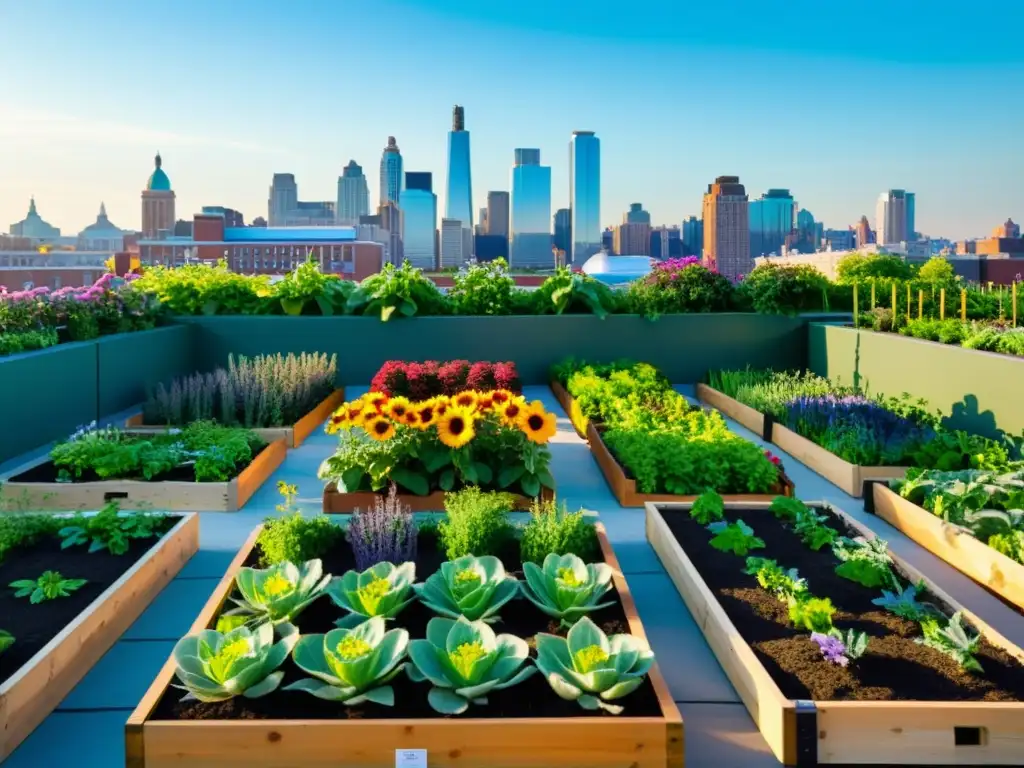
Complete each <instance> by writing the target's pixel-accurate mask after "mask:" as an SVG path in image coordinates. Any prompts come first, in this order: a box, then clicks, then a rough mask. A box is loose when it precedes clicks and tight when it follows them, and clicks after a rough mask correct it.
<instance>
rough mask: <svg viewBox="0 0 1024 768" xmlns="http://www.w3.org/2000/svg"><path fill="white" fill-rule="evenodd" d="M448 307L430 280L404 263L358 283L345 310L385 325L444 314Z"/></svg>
mask: <svg viewBox="0 0 1024 768" xmlns="http://www.w3.org/2000/svg"><path fill="white" fill-rule="evenodd" d="M450 308H451V304H450V302H449V301H448V299H447V297H445V295H444V294H443V293H441V291H440V289H439V288H438V287H437V285H436V284H435V283H434V281H433V280H431V279H430V278H428V277H426V276H424V274H423V273H422V272H421V271H420V270H418V269H415V268H414V267H413V266H412V265H411V264H409V262H408V261H405V262H403V263H402V266H401V267H398V268H397V269H396V268H395V266H394V265H393V264H385V265H384V268H383V269H382V270H381V271H380V272H378V273H376V274H374V275H370V277H368V278H366V279H365V280H363V282H361V283H360V284H359V287H358V288H356V289H355V290H354V291H352V293H351V294H350V295H349V297H348V304H347V309H348V311H350V312H352V313H353V314H357V315H373V316H376V317H379V318H380V320H381V322H385V323H386V322H387V321H388V320H390V319H391V318H392V317H394V316H395V313H397V316H398V317H413V316H414V315H446V314H449V310H450Z"/></svg>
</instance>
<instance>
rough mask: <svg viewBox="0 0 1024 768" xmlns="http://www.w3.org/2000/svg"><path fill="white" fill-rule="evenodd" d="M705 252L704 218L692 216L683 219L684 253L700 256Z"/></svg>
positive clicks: (685, 254)
mask: <svg viewBox="0 0 1024 768" xmlns="http://www.w3.org/2000/svg"><path fill="white" fill-rule="evenodd" d="M703 252H704V220H703V219H698V218H697V217H696V216H690V217H689V218H687V219H684V220H683V255H684V256H700V255H701V254H702V253H703Z"/></svg>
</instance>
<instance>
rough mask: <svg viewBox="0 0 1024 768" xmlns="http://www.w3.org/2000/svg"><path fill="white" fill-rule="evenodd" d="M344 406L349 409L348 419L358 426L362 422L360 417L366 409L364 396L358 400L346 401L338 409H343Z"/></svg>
mask: <svg viewBox="0 0 1024 768" xmlns="http://www.w3.org/2000/svg"><path fill="white" fill-rule="evenodd" d="M342 408H343V409H345V410H346V411H348V421H349V423H350V424H354V425H356V426H359V425H360V424H362V421H361V420H359V417H360V416H362V414H363V411H364V410H366V403H364V402H363V398H361V397H360V398H359V399H358V400H353V401H352V402H350V403H345V404H344V405H343V406H341V408H339V409H338V410H341V409H342Z"/></svg>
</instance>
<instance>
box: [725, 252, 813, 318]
mask: <svg viewBox="0 0 1024 768" xmlns="http://www.w3.org/2000/svg"><path fill="white" fill-rule="evenodd" d="M829 287H830V285H829V281H828V278H827V277H825V276H824V275H823V274H822V273H821V272H819V271H818V270H816V269H815V268H814V267H811V266H808V265H805V264H801V265H780V264H761V265H760V266H757V267H755V268H754V270H753V271H752V272H751V273H750V274H749V275H747V276H746V278H745V279H744V280H743V282H741V283H740V285H739V287H738V291H737V292H738V294H739V301H740V302H742V303H743V304H746V305H747V306H749V307H750V308H751V309H753V310H754V311H755V312H760V313H762V314H771V315H796V314H799V313H801V312H816V311H822V310H825V311H827V310H828V309H829Z"/></svg>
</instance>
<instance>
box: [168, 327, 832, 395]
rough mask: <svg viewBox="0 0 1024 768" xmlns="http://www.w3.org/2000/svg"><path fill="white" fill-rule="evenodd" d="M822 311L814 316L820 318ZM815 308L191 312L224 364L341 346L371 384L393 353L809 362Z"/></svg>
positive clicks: (679, 372)
mask: <svg viewBox="0 0 1024 768" xmlns="http://www.w3.org/2000/svg"><path fill="white" fill-rule="evenodd" d="M819 317H820V316H815V318H816V319H817V318H819ZM810 319H811V318H809V317H806V316H805V317H782V316H774V315H752V314H695V315H667V316H664V317H662V318H660V319H658V320H656V321H653V322H652V321H648V320H644V319H643V318H640V317H636V316H628V315H612V316H610V317H608V318H606V319H604V320H600V319H598V318H597V317H595V316H593V315H564V316H554V315H549V316H522V317H520V316H513V317H413V318H402V319H399V320H393V321H391V322H387V323H382V322H380V321H379V320H378V319H376V318H366V317H258V316H257V317H252V316H250V317H233V316H223V317H220V316H212V317H187V318H181V322H183V323H186V324H188V325H192V326H197V327H198V329H199V331H200V333H199V336H198V337H197V346H196V363H197V364H198V366H199V367H200V368H201V369H203V370H209V369H212V368H214V367H216V366H218V365H223V364H224V363H225V361H226V360H227V356H228V354H230V353H235V354H242V355H256V354H261V353H275V352H281V353H287V352H296V353H298V352H326V353H337V355H338V376H339V379H340V381H339V383H340V384H350V385H360V384H368V383H369V381H370V379H371V378H373V375H374V374H375V373H376V372H377V370H378V369H379V368H380V366H381V364H383V363H384V362H385V361H387V360H455V359H466V360H492V361H505V360H512V361H514V362H515V364H516V366H517V368H518V369H519V374H520V376H521V378H522V379H523V381H524V382H525V383H528V384H540V383H544V382H546V381H547V379H548V368H549V366H551V365H552V364H553V363H556V362H558V361H560V360H562V359H564V358H566V357H568V356H570V355H571V356H574V357H577V358H583V359H586V360H593V361H611V360H614V359H617V358H624V357H626V358H630V359H634V360H644V361H646V362H649V363H651V364H653V365H655V366H657V367H658V368H660V369H661V370H662V371H664V372H665V374H666V375H667V376H668V377H669V378H670V379H672V381H675V382H694V381H700V380H701V379H703V377H704V375H705V374H706V372H707V371H708V369H711V368H743V367H745V366H747V365H751V366H755V367H768V366H774V367H777V368H779V367H785V368H802V367H804V365H805V364H806V360H807V331H806V326H807V324H808V321H809V320H810Z"/></svg>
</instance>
